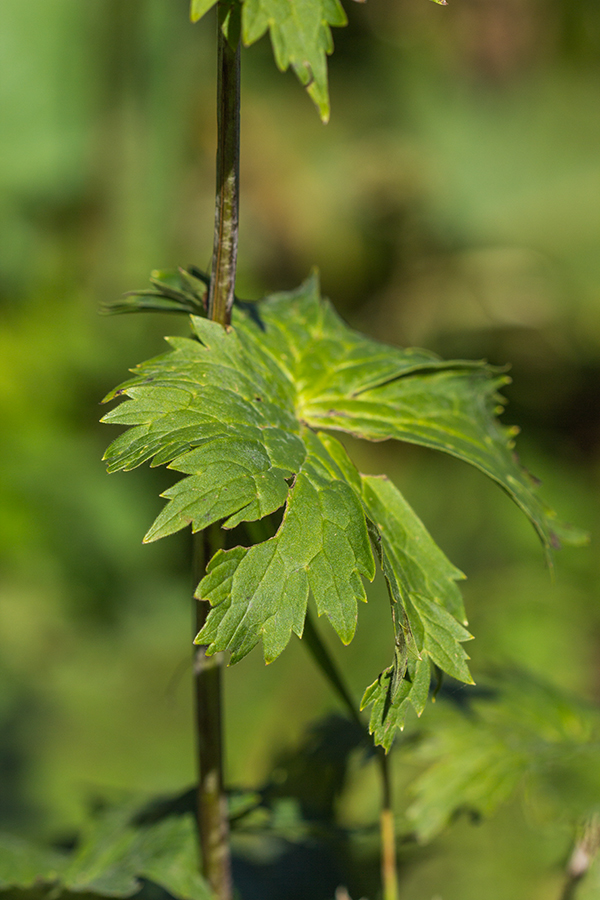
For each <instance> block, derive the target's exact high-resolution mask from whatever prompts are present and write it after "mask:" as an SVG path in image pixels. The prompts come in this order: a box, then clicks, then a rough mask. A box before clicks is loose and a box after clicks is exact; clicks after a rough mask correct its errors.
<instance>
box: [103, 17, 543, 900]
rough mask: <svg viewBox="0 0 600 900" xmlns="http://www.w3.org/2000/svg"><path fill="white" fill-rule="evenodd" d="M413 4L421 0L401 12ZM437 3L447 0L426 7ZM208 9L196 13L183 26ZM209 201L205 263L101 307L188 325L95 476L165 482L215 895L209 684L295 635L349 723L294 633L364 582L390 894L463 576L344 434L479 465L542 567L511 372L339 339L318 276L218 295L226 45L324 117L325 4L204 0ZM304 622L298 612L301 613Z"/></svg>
mask: <svg viewBox="0 0 600 900" xmlns="http://www.w3.org/2000/svg"><path fill="white" fill-rule="evenodd" d="M415 2H419V0H415ZM437 2H442V0H437ZM214 5H215V0H193V2H192V20H193V21H196V20H198V19H200V18H201V17H202V16H203V15H204V14H205V13H207V12H208V11H209V9H210V8H211V7H213V6H214ZM217 7H218V10H217V11H218V152H217V200H216V216H215V235H214V248H213V257H212V267H211V271H210V274H209V275H205V274H204V273H202V272H201V271H199V270H197V269H196V268H194V267H189V268H188V269H180V270H179V271H178V272H176V273H153V278H152V287H151V288H150V289H149V290H147V291H141V292H135V293H133V294H131V295H129V296H127V297H126V298H125V299H124V300H123V301H121V302H120V303H119V304H116V305H115V307H114V308H115V309H116V310H117V311H140V310H147V309H151V310H152V309H153V310H163V311H173V312H181V313H184V314H186V315H189V317H190V329H191V333H190V336H189V337H177V338H168V341H169V344H170V347H171V349H170V350H169V352H167V353H166V354H165V355H163V356H159V357H157V358H155V359H152V360H150V361H149V362H145V363H142V364H141V365H139V366H137V368H136V369H135V370H134V374H133V377H132V378H130V379H129V380H128V381H126V382H125V383H124V384H121V385H120V386H119V387H118V388H116V389H115V390H114V391H113V392H112V393H111V394H110V395H109V396H108V398H107V399H108V400H113V399H118V400H120V399H122V398H127V399H125V401H124V402H121V403H119V404H118V405H117V406H116V407H115V408H114V409H113V410H112V411H111V412H109V413H108V415H106V416H105V418H104V421H105V422H109V423H112V424H114V425H122V426H127V428H126V430H125V431H124V432H123V433H122V434H121V435H120V436H119V437H117V438H116V440H114V441H113V443H112V444H111V445H110V447H109V449H108V451H107V453H106V460H107V463H108V468H109V470H110V471H111V472H114V471H118V470H129V469H133V468H135V467H136V466H139V465H141V464H143V463H146V462H149V463H150V464H151V465H152V466H168V467H169V468H170V469H172V470H174V471H175V472H178V473H180V475H181V477H180V479H179V480H178V481H177V482H176V483H175V484H174V485H173V486H172V487H170V488H169V489H168V490H167V491H165V493H164V495H163V496H164V497H165V498H166V501H167V502H166V504H165V506H164V508H163V509H162V511H161V512H160V514H159V516H158V518H157V519H156V521H155V522H154V524H152V526H151V527H150V529H149V531H148V533H147V534H146V537H145V540H146V541H154V540H157V539H159V538H162V537H165V536H166V535H170V534H172V533H174V532H177V531H179V530H181V529H185V528H188V527H191V530H192V532H193V533H194V535H195V536H196V537H195V547H196V554H195V555H196V567H197V570H198V572H197V574H198V579H197V580H198V586H197V589H196V593H195V596H196V599H197V608H198V633H197V636H196V638H195V644H196V645H197V652H196V659H195V667H194V671H195V678H196V696H197V731H198V746H199V773H200V776H199V792H198V811H199V823H200V845H201V856H202V872H203V874H204V877H205V878H206V880H207V881H208V883H209V884H210V887H211V889H212V891H213V892H214V894H215V895H216V896H217V897H218V898H219V900H228V898H230V897H231V896H232V890H233V888H232V881H231V873H230V860H229V849H228V836H227V835H228V821H227V818H228V814H227V799H226V794H225V791H224V788H223V769H222V746H221V743H222V738H221V693H220V673H221V667H222V665H223V664H224V662H225V661H227V662H228V663H229V664H234V663H239V662H240V661H241V660H242V659H243V658H244V656H246V655H247V654H248V653H249V652H250V651H251V650H252V649H253V647H255V646H256V645H257V644H261V645H262V650H263V653H264V658H265V661H266V662H268V663H270V662H272V661H273V660H275V659H276V658H277V657H278V656H279V655H280V654H281V653H282V652H283V651H284V650H285V648H286V646H287V645H288V643H289V641H290V638H291V635H292V633H293V634H296V635H297V636H298V637H299V638H304V639H305V641H306V643H307V645H308V647H309V649H310V650H311V652H312V653H313V655H314V657H315V659H316V661H317V662H318V664H319V665H320V666H321V668H322V670H323V671H324V673H325V674H326V675H327V677H328V678H329V679H330V680H331V682H332V684H333V687H334V688H335V689H336V690H337V691H338V693H340V695H341V696H342V699H343V700H344V702H345V703H346V704H347V706H348V708H349V710H350V713H351V714H352V715H353V716H354V717H355V719H358V717H359V714H358V712H357V710H356V708H355V707H354V706H353V701H352V698H351V697H350V695H349V692H348V691H347V689H346V688H345V687H344V684H343V681H342V679H341V676H340V675H339V673H338V672H337V670H336V667H335V666H334V664H333V662H332V661H331V659H330V658H329V656H328V654H327V651H326V649H325V647H324V645H323V643H322V642H321V640H320V638H319V633H318V630H317V628H316V626H315V624H314V620H313V619H312V618H311V616H312V615H313V611H314V613H316V615H318V616H325V617H326V618H327V619H328V620H329V622H330V623H331V625H332V626H333V628H334V629H335V631H336V632H337V634H338V635H339V638H340V640H341V641H342V643H343V644H348V643H349V642H350V641H351V640H352V638H353V636H354V634H355V631H356V628H357V622H358V607H359V602H360V601H365V600H366V599H367V594H368V585H369V582H372V581H373V578H374V577H375V574H376V570H377V569H378V568H379V569H380V570H381V571H382V572H383V575H384V577H385V581H386V583H387V588H388V594H389V601H390V661H389V666H388V667H387V668H386V669H385V670H384V671H383V672H380V673H377V672H374V673H373V676H374V680H373V682H372V683H371V684H369V685H365V691H364V696H363V697H362V701H361V704H360V706H361V708H362V709H368V710H369V714H370V718H369V719H368V730H369V732H370V733H371V734H372V736H373V741H374V742H375V744H376V745H377V746H379V747H380V748H382V750H381V771H382V776H383V786H384V791H383V793H384V798H383V811H382V817H381V839H382V873H383V891H384V897H385V900H394V898H395V897H396V874H395V847H394V833H393V817H392V813H391V809H390V797H389V793H390V791H389V779H388V773H387V763H386V759H385V753H386V752H387V751H388V750H389V749H390V747H391V746H392V743H393V741H394V737H395V735H396V734H397V732H398V730H399V729H402V727H403V725H404V721H405V717H406V714H407V711H408V709H409V707H412V708H413V709H414V710H415V711H416V713H417V715H421V714H422V713H423V711H424V709H425V707H426V704H427V699H428V695H429V692H430V684H431V683H432V679H433V680H435V679H437V678H439V676H440V673H447V674H448V675H450V676H452V677H453V678H455V679H458V680H459V681H461V682H466V683H471V681H472V679H471V675H470V672H469V668H468V666H467V660H468V656H467V653H466V652H465V649H464V647H463V644H464V642H465V641H468V640H469V639H470V637H471V635H470V634H469V632H468V631H467V627H466V626H467V618H466V615H465V609H464V606H463V601H462V597H461V594H460V591H459V588H458V585H457V582H458V581H459V580H460V579H461V578H462V577H463V576H462V574H461V572H460V571H459V570H458V569H456V568H455V567H454V566H453V565H452V564H451V563H450V562H449V561H448V559H447V558H446V557H445V555H444V554H443V552H442V551H441V550H440V548H439V547H438V546H437V545H436V543H435V542H434V541H433V539H432V538H431V537H430V535H429V534H428V532H427V530H426V529H425V527H424V525H423V524H422V522H421V521H420V520H419V518H418V516H417V514H416V513H415V512H414V511H413V510H412V509H411V507H410V506H409V505H408V503H407V502H406V500H405V499H404V497H403V496H402V494H401V493H400V491H399V490H398V488H397V487H396V486H395V485H394V484H393V483H392V482H391V481H390V480H388V479H387V478H385V477H374V476H370V475H363V474H362V473H361V472H359V471H358V469H357V468H356V466H355V465H354V463H353V462H352V460H351V459H350V458H349V456H348V454H347V452H346V450H345V449H344V446H343V444H342V443H341V442H340V440H339V439H338V436H339V435H340V434H348V435H353V436H354V437H359V438H363V439H365V440H373V441H381V440H396V441H406V442H409V443H412V444H419V445H422V446H424V447H429V448H432V449H435V450H440V451H442V452H444V453H448V454H451V455H452V456H455V457H457V458H458V459H461V460H464V461H465V462H467V463H469V464H471V465H473V466H475V467H476V468H478V469H480V470H481V471H482V472H483V473H484V474H485V475H487V476H489V477H490V478H491V479H493V480H494V481H495V482H496V483H497V484H498V485H499V486H500V487H501V488H502V489H503V490H504V491H505V492H506V493H507V494H508V495H509V496H510V497H511V498H512V500H514V502H515V503H516V504H517V505H518V506H519V508H520V509H521V510H522V511H523V512H524V513H525V515H526V516H527V517H528V518H529V519H530V521H531V523H532V524H533V526H534V528H535V529H536V531H537V533H538V535H539V537H540V539H541V542H542V544H543V546H544V548H545V550H546V553H547V556H548V558H549V559H550V558H551V553H552V549H553V548H554V547H556V546H558V537H557V532H558V529H557V527H556V526H555V523H554V520H553V516H552V514H551V513H549V511H548V509H547V508H546V507H545V506H544V504H543V503H542V502H541V501H540V499H539V498H538V496H537V493H536V487H535V483H534V481H533V480H532V479H531V477H530V476H529V475H528V474H527V472H526V471H525V470H524V469H523V468H522V467H521V466H520V465H519V463H518V461H517V459H516V457H515V454H514V452H513V438H514V430H512V429H510V428H506V427H503V426H502V425H501V424H500V423H499V421H498V418H497V416H498V415H499V413H501V411H502V405H503V400H502V398H501V397H500V396H499V394H498V391H499V389H500V388H501V387H502V385H503V384H505V383H506V382H507V380H508V379H507V376H506V375H505V374H504V373H503V372H502V371H500V370H497V369H494V368H492V367H490V366H489V365H487V364H486V363H484V362H465V361H461V360H459V361H457V360H451V361H444V360H442V359H439V358H438V357H437V356H435V355H434V354H432V353H428V352H425V351H423V350H412V349H399V348H397V347H391V346H386V345H384V344H382V343H379V342H377V341H375V340H372V339H370V338H368V337H365V336H363V335H361V334H358V333H357V332H355V331H353V330H351V329H350V328H349V327H348V326H347V325H346V324H345V323H344V322H343V321H342V319H341V318H340V317H339V316H338V314H337V313H336V312H335V310H334V309H333V307H332V306H331V304H330V303H329V301H327V300H326V299H324V298H322V297H321V294H320V291H319V280H318V277H317V275H316V274H313V275H311V276H310V277H309V278H308V280H307V281H306V282H305V283H304V284H303V285H302V286H301V287H299V288H298V289H296V290H292V291H290V292H286V293H279V294H275V295H273V296H268V297H265V298H264V299H262V300H260V301H258V302H255V303H248V302H241V301H238V300H237V298H236V297H235V269H236V254H237V234H238V232H237V225H238V170H239V111H240V77H239V73H240V50H241V47H242V45H243V46H248V45H250V44H252V43H254V42H255V41H256V40H258V39H259V38H260V37H261V36H262V35H263V34H264V33H265V32H267V31H269V33H270V37H271V42H272V46H273V51H274V55H275V61H276V63H277V66H278V68H279V69H281V70H285V69H287V68H288V67H290V66H291V67H292V68H293V70H294V71H295V72H296V74H297V76H298V78H299V80H300V81H301V83H302V84H303V85H304V86H305V87H306V90H307V91H308V94H309V95H310V97H311V98H312V100H313V101H314V103H315V104H316V107H317V109H318V111H319V114H320V116H321V118H322V120H323V121H324V122H326V121H327V120H328V118H329V96H328V89H327V54H330V53H331V52H332V50H333V42H332V36H331V30H330V26H342V25H344V24H345V23H346V15H345V12H344V10H343V8H342V5H341V3H340V2H339V0H219V2H218V3H217ZM311 610H312V611H311Z"/></svg>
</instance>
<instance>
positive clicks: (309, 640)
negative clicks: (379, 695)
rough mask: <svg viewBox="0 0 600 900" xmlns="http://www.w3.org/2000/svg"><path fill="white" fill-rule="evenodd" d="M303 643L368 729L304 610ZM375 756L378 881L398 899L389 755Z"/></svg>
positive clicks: (387, 897) (388, 897)
mask: <svg viewBox="0 0 600 900" xmlns="http://www.w3.org/2000/svg"><path fill="white" fill-rule="evenodd" d="M303 643H306V647H307V649H308V651H309V653H310V654H311V656H312V658H313V660H314V661H315V663H316V664H317V666H318V667H319V669H320V670H321V672H322V673H323V675H324V676H325V678H326V679H327V681H328V682H329V684H330V686H331V687H332V688H333V690H334V691H335V693H336V694H337V695H338V697H339V698H340V700H341V701H342V703H343V704H344V706H345V707H346V709H347V711H348V714H349V716H350V718H351V719H352V720H353V721H354V722H356V723H357V724H358V725H360V727H361V728H362V729H363V730H364V731H365V733H367V729H366V727H365V724H364V722H363V720H362V718H361V716H360V713H359V711H358V710H357V708H356V705H355V703H354V701H353V700H352V694H351V693H350V690H349V688H348V686H347V685H346V683H345V682H344V679H343V678H342V675H341V673H340V670H339V669H338V667H337V665H336V663H335V662H334V660H333V659H332V657H331V654H330V653H329V650H328V649H327V647H326V646H325V644H324V643H323V641H322V640H321V635H320V634H319V632H318V630H317V627H316V625H315V623H314V621H313V619H312V615H311V613H310V611H307V614H306V622H305V625H304V634H303ZM377 758H378V762H379V771H380V775H381V794H382V796H381V813H380V816H379V828H380V836H381V883H382V887H383V900H397V898H398V870H397V858H396V828H395V823H394V811H393V807H392V788H391V773H390V764H389V757H388V755H387V754H386V752H385V751H384V749H383V747H377Z"/></svg>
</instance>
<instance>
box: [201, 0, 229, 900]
mask: <svg viewBox="0 0 600 900" xmlns="http://www.w3.org/2000/svg"><path fill="white" fill-rule="evenodd" d="M217 12H218V31H217V33H218V38H217V191H216V203H215V237H214V245H213V261H212V269H211V278H210V287H209V292H208V315H209V318H210V319H212V321H214V322H219V323H220V324H221V325H223V326H224V327H226V326H227V325H229V322H230V319H231V307H232V306H233V299H234V291H235V269H236V262H237V244H238V204H239V199H238V198H239V157H240V46H239V40H238V44H237V47H236V49H233V48H232V47H231V46H230V44H229V43H228V40H227V38H226V37H225V34H224V32H223V27H222V26H223V22H224V18H225V15H226V13H227V8H226V6H225V4H224V3H222V2H219V4H218V7H217ZM234 30H235V29H234ZM229 33H230V34H231V33H232V29H231V28H230V29H229ZM221 538H222V532H221V530H220V529H219V527H218V526H217V525H214V526H211V527H210V528H208V529H205V531H203V532H202V533H201V534H197V535H195V536H194V575H195V581H196V584H197V583H198V582H199V581H200V579H201V577H202V575H203V574H204V571H205V568H206V564H207V563H208V561H209V560H210V559H211V557H212V556H213V555H214V553H215V552H216V550H218V549H219V546H220V545H221V543H222V540H221ZM208 612H209V607H208V604H206V603H198V602H197V603H196V633H198V632H199V631H200V629H201V628H202V626H203V625H204V623H205V621H206V617H207V615H208ZM222 669H223V658H222V655H221V654H217V655H215V656H213V657H208V656H207V655H206V647H202V646H199V647H197V648H196V649H195V655H194V684H195V697H196V734H197V747H198V770H199V778H198V827H199V838H200V854H201V859H202V874H203V875H204V877H205V878H206V880H207V881H208V883H209V885H210V887H211V889H212V891H213V892H214V894H215V897H216V898H217V900H232V897H233V884H232V878H231V856H230V848H229V820H228V814H227V796H226V794H225V790H224V786H223V782H224V779H223V733H222V690H221V682H222Z"/></svg>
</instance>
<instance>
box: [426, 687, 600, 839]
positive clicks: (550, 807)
mask: <svg viewBox="0 0 600 900" xmlns="http://www.w3.org/2000/svg"><path fill="white" fill-rule="evenodd" d="M491 684H492V690H490V691H489V692H488V696H487V697H486V696H485V695H484V696H483V697H479V698H477V697H473V698H470V699H469V698H468V697H466V698H463V703H461V705H460V706H453V705H450V704H448V703H442V704H441V707H442V709H440V713H441V714H440V716H439V717H437V721H436V723H435V731H432V732H431V733H429V734H428V735H427V737H426V739H425V740H424V741H423V743H422V744H421V746H420V748H419V750H418V752H417V758H418V759H420V760H421V761H424V762H426V764H427V768H426V770H425V772H424V774H423V775H421V776H420V777H419V778H418V779H417V781H416V782H415V784H414V785H413V788H412V791H413V794H414V795H415V799H414V801H413V803H412V805H411V806H410V807H409V809H408V817H409V819H410V821H411V822H412V824H413V825H414V829H415V832H416V834H417V837H418V838H419V840H421V841H428V840H431V838H433V837H435V836H436V835H438V834H439V833H440V832H441V831H442V830H443V829H444V828H445V827H446V825H447V824H448V823H449V821H450V820H451V818H452V817H453V816H454V815H455V814H456V813H458V812H460V811H467V812H471V813H476V814H480V815H489V814H490V813H492V812H494V811H495V810H496V809H497V807H498V806H499V805H500V804H501V803H502V802H503V801H505V800H506V799H507V798H508V797H509V796H510V795H511V794H512V793H513V792H514V791H515V790H516V789H517V787H520V788H521V789H523V790H524V791H526V793H527V796H528V797H529V799H530V801H531V800H532V799H534V800H535V802H536V804H537V806H538V809H540V810H544V813H545V815H546V816H547V817H548V818H549V819H552V820H554V821H556V820H557V819H561V820H563V821H564V820H565V819H566V820H567V821H569V822H570V823H571V824H572V825H573V826H575V824H576V823H577V822H578V821H579V820H580V819H582V818H583V817H585V816H587V815H589V814H590V813H592V812H594V811H596V810H597V804H598V799H597V798H598V796H599V789H600V782H599V779H598V772H600V717H599V715H598V710H597V709H595V708H592V707H590V706H586V705H584V704H583V703H580V702H577V701H575V700H573V699H572V698H569V697H567V696H565V695H564V694H562V693H561V692H560V691H558V690H557V689H556V688H553V687H551V686H549V685H547V684H541V683H539V682H536V681H534V680H532V679H531V678H530V677H527V676H526V675H523V674H518V675H513V676H511V677H505V678H504V679H503V680H501V681H499V682H498V681H496V682H492V683H491ZM490 694H491V696H490Z"/></svg>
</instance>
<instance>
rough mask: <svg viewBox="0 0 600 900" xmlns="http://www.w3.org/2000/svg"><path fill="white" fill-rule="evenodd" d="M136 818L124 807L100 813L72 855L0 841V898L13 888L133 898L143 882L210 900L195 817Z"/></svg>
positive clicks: (187, 898)
mask: <svg viewBox="0 0 600 900" xmlns="http://www.w3.org/2000/svg"><path fill="white" fill-rule="evenodd" d="M133 813H134V809H133V807H124V808H116V809H110V810H108V811H106V812H104V813H102V814H100V815H99V816H97V817H96V818H95V819H93V820H92V821H91V822H90V823H89V825H88V827H87V829H86V830H85V832H84V833H83V835H82V838H81V841H80V843H79V845H78V847H77V849H76V850H75V851H74V852H73V853H70V854H69V853H58V852H54V851H50V850H46V849H42V848H39V847H36V846H35V845H32V844H30V843H29V842H26V841H24V840H20V839H17V838H13V837H9V836H3V835H2V836H0V895H1V893H2V892H3V891H4V890H9V889H12V888H21V889H26V888H29V887H33V886H35V887H36V888H38V889H42V888H43V887H44V886H47V887H48V888H51V889H52V895H53V896H61V895H63V894H65V895H67V894H82V893H85V894H91V895H94V896H96V897H131V896H132V895H133V894H137V892H138V891H139V889H140V887H141V881H140V879H146V880H148V881H152V882H153V883H154V884H157V885H160V886H161V887H163V888H165V890H167V891H168V892H169V894H170V895H171V896H172V897H175V898H177V900H209V898H210V896H211V894H210V892H209V890H208V888H207V887H206V885H205V883H204V882H203V880H202V878H201V877H200V876H199V875H198V874H197V859H196V857H197V838H196V832H195V824H194V821H193V817H192V816H191V815H187V816H181V817H171V818H168V819H163V820H161V821H159V822H156V823H154V824H152V825H149V826H148V827H135V826H134V825H133V824H132V820H133Z"/></svg>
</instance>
